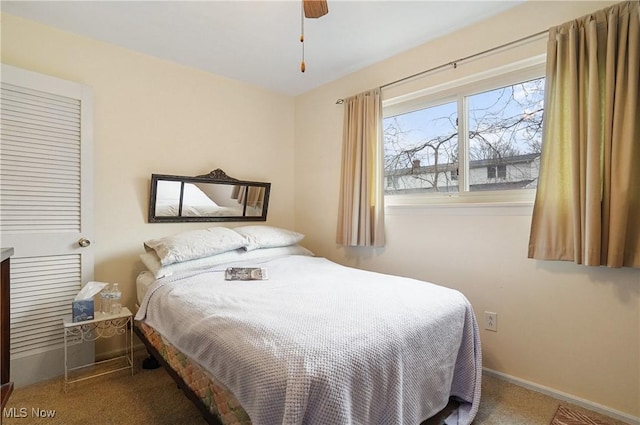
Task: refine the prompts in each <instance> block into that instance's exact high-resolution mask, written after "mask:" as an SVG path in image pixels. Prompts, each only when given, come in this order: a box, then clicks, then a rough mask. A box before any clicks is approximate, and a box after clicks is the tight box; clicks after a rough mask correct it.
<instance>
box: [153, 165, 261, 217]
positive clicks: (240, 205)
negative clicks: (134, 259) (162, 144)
mask: <svg viewBox="0 0 640 425" xmlns="http://www.w3.org/2000/svg"><path fill="white" fill-rule="evenodd" d="M221 173H222V174H221ZM269 189H270V183H262V182H248V181H241V180H237V179H234V178H231V177H228V176H226V174H224V172H222V171H221V170H216V171H215V172H211V173H209V174H208V175H206V176H198V177H185V176H171V175H159V174H153V175H152V176H151V199H150V203H149V206H150V208H149V222H152V223H153V222H163V221H170V222H177V221H178V222H179V221H246V220H252V221H264V220H266V218H267V206H268V201H269Z"/></svg>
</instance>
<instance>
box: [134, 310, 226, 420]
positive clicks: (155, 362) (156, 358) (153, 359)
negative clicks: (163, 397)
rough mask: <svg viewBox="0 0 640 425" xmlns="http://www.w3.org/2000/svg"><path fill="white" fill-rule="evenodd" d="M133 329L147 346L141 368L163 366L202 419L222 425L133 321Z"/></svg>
mask: <svg viewBox="0 0 640 425" xmlns="http://www.w3.org/2000/svg"><path fill="white" fill-rule="evenodd" d="M133 331H134V332H135V333H136V335H138V337H139V338H140V340H142V342H143V343H144V345H145V347H146V348H147V352H148V353H149V357H148V358H146V359H145V360H144V362H143V369H157V368H158V367H160V366H162V367H164V369H165V370H166V371H167V373H169V376H171V377H172V378H173V380H174V381H175V382H176V384H177V385H178V388H180V389H181V390H182V391H183V392H184V394H185V395H186V396H187V398H188V399H189V400H191V402H192V403H193V404H195V406H196V407H197V408H198V410H200V413H202V416H203V417H204V420H205V421H206V422H207V423H208V424H209V425H224V424H223V423H222V422H221V421H220V419H219V418H218V417H217V416H216V415H215V414H213V413H212V412H211V411H210V410H209V407H208V406H206V405H205V404H204V403H203V402H202V400H200V398H199V397H198V396H197V395H196V393H195V392H193V390H192V389H191V388H189V386H188V385H187V383H186V382H185V381H184V380H183V379H182V377H180V375H178V374H177V373H176V371H174V370H173V369H172V368H171V366H170V365H169V363H167V361H166V360H165V359H164V358H163V357H162V355H160V353H159V352H158V350H156V348H155V347H154V346H153V345H152V344H151V343H150V342H149V341H148V340H147V338H146V336H145V335H144V332H142V331H141V330H140V328H139V327H138V325H137V324H136V323H135V322H134V325H133Z"/></svg>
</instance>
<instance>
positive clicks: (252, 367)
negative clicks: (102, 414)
mask: <svg viewBox="0 0 640 425" xmlns="http://www.w3.org/2000/svg"><path fill="white" fill-rule="evenodd" d="M212 229H216V230H215V232H221V233H224V236H225V237H228V239H229V240H225V241H224V242H221V239H220V237H217V236H215V237H213V240H209V239H210V236H211V235H210V234H208V232H210V231H211V229H206V230H205V231H193V232H186V233H187V235H186V236H185V235H179V236H178V237H177V238H173V239H171V240H170V241H167V240H163V241H161V243H158V240H154V241H150V242H149V241H148V243H145V248H146V249H147V252H145V254H143V255H142V256H141V257H142V260H143V263H144V264H145V265H146V266H147V269H148V270H146V271H145V272H143V273H141V274H140V276H139V277H138V281H137V289H138V298H139V302H140V306H139V309H138V312H137V314H136V326H135V331H136V333H137V334H138V335H139V336H140V337H141V339H142V340H143V341H144V343H145V345H146V346H147V348H148V350H149V351H150V353H151V354H153V355H154V357H156V358H157V359H158V360H159V361H160V362H161V363H162V364H163V365H164V366H165V367H166V368H167V369H168V370H169V372H170V374H171V375H172V376H173V377H174V379H176V381H177V382H178V384H179V385H180V386H181V387H182V388H183V389H184V390H185V393H187V395H188V396H189V397H190V398H191V399H192V400H193V401H194V403H195V404H196V406H197V407H198V408H199V409H200V410H201V411H202V412H203V414H204V416H205V418H206V419H207V421H208V422H209V423H219V424H224V425H229V424H250V423H252V424H255V425H264V424H266V425H272V424H330V425H339V424H419V423H421V422H422V421H424V420H426V419H428V418H429V417H431V416H433V415H435V414H436V413H438V412H440V411H441V410H442V409H443V408H444V407H445V406H446V405H447V403H448V402H449V400H450V399H451V398H454V399H456V400H457V401H459V403H460V404H459V407H458V408H457V409H456V410H455V411H454V412H453V413H452V414H451V415H450V416H449V417H448V418H447V422H446V423H447V424H469V423H471V421H472V420H473V418H474V417H475V414H476V412H477V409H478V403H479V401H480V379H481V369H482V367H481V354H480V341H479V335H478V328H477V323H476V320H475V316H474V313H473V309H472V308H471V305H470V303H469V301H468V300H467V299H466V298H465V297H464V295H462V294H461V293H460V292H458V291H455V290H452V289H448V288H445V287H442V286H438V285H434V284H431V283H428V282H423V281H418V280H414V279H408V278H403V277H398V276H390V275H385V274H380V273H374V272H369V271H364V270H359V269H354V268H349V267H345V266H342V265H339V264H336V263H334V262H331V261H329V260H327V259H325V258H320V257H315V256H313V255H312V254H311V252H309V251H308V250H306V249H304V248H303V247H301V246H300V245H299V242H300V240H301V239H302V237H303V236H302V235H300V234H299V233H296V232H291V231H288V230H285V229H278V228H274V227H270V226H244V227H240V228H236V229H227V228H221V227H217V228H212ZM221 229H224V230H221ZM199 232H200V233H199ZM203 232H204V233H203ZM228 232H233V233H235V234H237V235H239V236H240V239H237V240H235V239H234V238H235V237H232V236H231V233H228ZM201 233H202V234H201ZM230 239H234V240H233V241H232V242H231V241H230ZM220 245H224V247H223V248H221V247H220ZM237 245H239V246H237ZM194 246H196V247H197V248H194ZM231 266H239V267H261V268H265V269H267V271H268V279H267V280H254V281H228V280H225V276H224V271H225V269H226V268H227V267H231Z"/></svg>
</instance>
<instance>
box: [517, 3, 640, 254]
mask: <svg viewBox="0 0 640 425" xmlns="http://www.w3.org/2000/svg"><path fill="white" fill-rule="evenodd" d="M639 14H640V10H639V6H638V2H637V1H633V2H623V3H618V4H616V5H614V6H611V7H609V8H607V9H603V10H601V11H598V12H596V13H593V14H591V15H588V16H585V17H582V18H580V19H577V20H575V21H572V22H568V23H565V24H563V25H560V26H558V27H555V28H551V29H550V31H549V44H548V51H547V79H546V89H545V90H546V91H545V109H544V111H545V112H544V115H545V116H544V129H543V147H542V157H541V164H540V179H539V184H538V189H537V193H536V200H535V204H534V210H533V219H532V223H531V235H530V239H529V258H537V259H544V260H566V261H574V262H576V263H578V264H586V265H593V266H596V265H606V266H609V267H640V107H639V105H638V103H639V98H640V86H639V80H640V63H639V57H640V35H639V26H640V25H639V21H640V18H639Z"/></svg>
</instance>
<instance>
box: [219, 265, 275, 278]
mask: <svg viewBox="0 0 640 425" xmlns="http://www.w3.org/2000/svg"><path fill="white" fill-rule="evenodd" d="M224 278H225V280H267V279H268V278H269V275H268V273H267V269H265V268H261V267H229V268H227V270H225V273H224Z"/></svg>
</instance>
